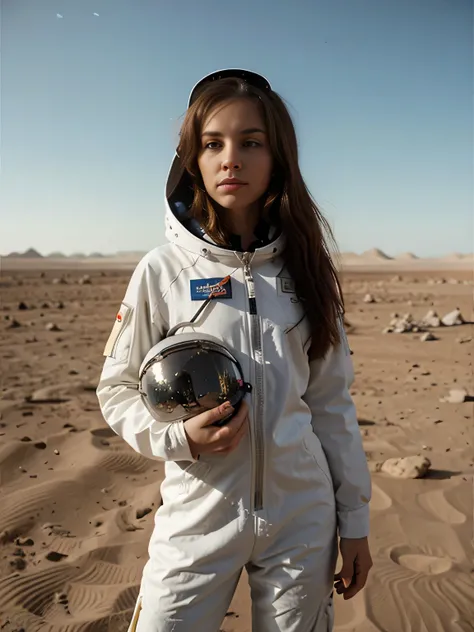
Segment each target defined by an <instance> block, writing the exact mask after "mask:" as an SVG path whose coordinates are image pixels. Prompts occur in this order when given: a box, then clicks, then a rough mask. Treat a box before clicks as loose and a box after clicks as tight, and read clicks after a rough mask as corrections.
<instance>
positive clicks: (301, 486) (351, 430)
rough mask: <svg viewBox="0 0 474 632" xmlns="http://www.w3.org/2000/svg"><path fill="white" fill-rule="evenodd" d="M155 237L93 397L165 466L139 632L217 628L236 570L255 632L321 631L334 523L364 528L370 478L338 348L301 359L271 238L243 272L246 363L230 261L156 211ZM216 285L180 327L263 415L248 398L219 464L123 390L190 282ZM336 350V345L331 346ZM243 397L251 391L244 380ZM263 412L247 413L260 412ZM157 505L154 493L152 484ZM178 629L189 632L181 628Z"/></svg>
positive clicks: (176, 315) (302, 333)
mask: <svg viewBox="0 0 474 632" xmlns="http://www.w3.org/2000/svg"><path fill="white" fill-rule="evenodd" d="M166 224H167V238H168V240H169V243H168V244H167V245H165V246H162V247H159V248H156V249H154V250H152V251H151V252H149V253H148V254H147V255H146V256H145V257H144V258H143V259H142V260H141V262H140V263H139V264H138V266H137V268H136V269H135V271H134V273H133V275H132V278H131V281H130V283H129V286H128V289H127V291H126V294H125V297H124V304H125V305H127V306H129V307H130V308H131V312H130V315H129V317H128V318H127V323H126V325H124V326H123V327H122V328H121V330H120V335H119V337H118V338H117V340H115V343H114V344H113V345H111V346H109V351H110V349H112V351H111V352H110V353H111V356H112V357H107V358H106V360H105V364H104V367H103V371H102V375H101V379H100V383H99V385H98V389H97V395H98V399H99V402H100V406H101V410H102V413H103V416H104V418H105V420H106V422H107V423H108V424H109V425H110V427H111V428H112V429H113V430H114V431H115V432H116V433H117V434H118V435H120V436H121V437H123V438H124V440H125V441H126V442H127V443H128V444H129V445H131V446H132V448H133V449H134V450H136V451H137V452H139V453H140V454H143V455H144V456H146V457H149V458H152V459H157V460H163V461H165V473H166V477H165V480H164V482H163V483H162V485H161V496H162V500H163V504H162V506H161V507H160V508H159V509H158V511H157V513H156V517H155V522H156V527H155V530H154V533H153V536H152V538H151V541H150V546H149V554H150V560H149V562H148V563H147V565H146V567H145V570H144V574H143V581H142V587H141V591H140V599H141V606H142V609H141V611H140V617H139V622H138V627H137V630H139V632H168V631H171V630H173V631H174V632H184V631H186V632H188V631H189V630H191V629H196V630H199V631H200V632H217V631H218V630H219V626H220V623H221V621H222V618H223V616H224V615H225V611H226V608H227V606H228V603H229V600H230V598H231V596H232V592H233V589H234V587H235V583H236V581H237V579H238V576H239V574H240V571H241V569H242V568H243V567H244V566H247V571H248V573H249V580H250V583H251V586H252V591H253V596H254V629H255V630H258V632H277V631H285V632H320V631H321V632H322V631H324V632H326V631H327V630H330V629H332V624H331V623H330V620H331V619H332V615H331V600H330V599H331V598H330V595H331V591H332V583H333V572H334V564H335V556H336V539H335V534H336V527H338V529H339V535H340V536H342V537H348V538H360V537H363V536H366V535H367V534H368V531H369V506H368V503H369V499H370V495H371V485H370V475H369V472H368V468H367V463H366V458H365V454H364V451H363V447H362V442H361V437H360V432H359V426H358V423H357V417H356V411H355V408H354V404H353V402H352V399H351V397H350V394H349V387H350V385H351V383H352V381H353V377H354V374H353V367H352V359H351V356H350V353H349V349H348V346H347V343H346V341H345V342H344V344H342V345H340V346H338V347H337V348H333V349H331V351H330V352H329V353H328V354H327V356H326V357H325V358H324V359H321V360H318V361H313V362H311V363H309V362H308V356H307V351H308V348H309V345H310V331H309V326H308V323H307V320H306V319H303V320H302V316H303V311H302V306H301V303H299V302H298V301H297V299H296V296H295V294H293V293H292V284H291V282H288V281H287V282H282V281H281V278H286V279H288V274H286V273H285V270H284V266H283V260H282V257H281V253H282V249H283V247H284V240H283V237H279V238H278V239H277V240H276V241H274V242H273V243H271V244H270V245H268V246H266V247H264V248H261V249H259V250H257V251H256V252H255V254H254V255H253V259H252V262H251V271H252V275H253V279H254V286H255V297H256V303H257V310H258V317H257V319H256V320H255V319H254V320H253V322H254V324H255V322H258V326H259V328H260V329H259V333H260V337H261V342H262V353H261V354H259V355H258V357H255V349H254V348H253V344H254V338H253V337H252V334H251V327H252V322H251V321H252V318H251V316H250V314H249V300H248V295H247V291H248V286H247V285H246V280H245V276H244V265H243V263H242V260H241V259H242V256H241V255H240V254H239V253H234V252H232V251H229V250H225V249H223V248H220V247H218V246H216V245H214V244H210V243H207V242H203V241H202V240H200V239H199V238H198V237H195V236H193V235H191V234H190V233H189V232H187V231H186V230H185V228H184V227H183V226H182V225H181V224H180V223H179V221H178V220H177V219H176V218H175V217H174V215H173V214H172V213H171V211H170V210H168V212H167V215H166ZM227 275H230V276H231V285H232V298H231V299H222V300H221V299H218V300H213V301H212V302H211V304H210V305H209V306H208V307H207V308H206V309H205V310H204V312H203V313H202V315H201V316H200V318H199V319H198V321H197V322H196V323H195V324H194V326H193V327H186V328H184V329H182V330H180V331H179V332H178V333H186V332H191V331H196V332H203V333H208V334H211V335H213V336H216V337H218V338H219V339H221V340H222V341H223V342H224V344H226V345H227V347H228V348H229V349H230V350H231V351H232V353H234V354H235V356H236V357H237V359H238V360H239V362H240V364H241V366H242V369H243V371H244V375H245V379H246V381H249V382H251V383H252V377H253V376H254V375H255V373H256V367H255V364H256V362H258V363H261V364H262V366H263V376H264V379H263V384H262V388H263V409H258V410H256V403H255V402H256V399H257V398H256V396H255V392H254V393H252V394H251V395H248V396H247V397H248V402H249V405H250V432H249V434H248V435H247V436H246V437H245V438H244V439H243V440H242V442H241V444H240V446H239V447H238V449H237V450H236V451H235V452H233V453H231V454H230V455H228V456H224V457H223V456H217V455H215V456H205V455H203V456H202V457H201V459H200V460H199V461H194V460H193V458H192V456H191V453H190V450H189V446H188V444H187V440H186V434H185V432H184V426H183V423H182V422H178V423H175V424H172V425H169V424H161V423H159V422H157V421H155V420H154V419H153V417H152V416H151V415H150V413H149V412H148V410H147V408H146V407H145V405H144V403H143V401H142V400H141V396H140V395H139V393H138V391H137V382H138V372H139V368H140V365H141V363H142V361H143V359H144V357H145V356H146V354H147V352H148V351H149V350H150V348H151V347H152V346H153V345H155V344H156V343H157V342H159V341H160V340H161V339H162V338H163V337H164V336H165V335H166V332H167V331H168V329H170V328H171V327H173V326H174V325H176V324H177V323H180V322H183V321H189V320H190V319H191V318H192V316H193V315H194V313H195V312H196V310H197V308H198V307H199V306H200V304H201V303H200V302H199V301H192V300H191V298H190V281H191V280H192V279H209V278H214V277H225V276H227ZM344 340H345V337H344ZM254 387H255V385H254ZM262 415H263V416H262ZM256 423H259V424H261V426H262V429H263V436H264V461H263V468H264V485H263V489H262V500H263V503H262V504H263V507H262V508H261V509H259V510H255V508H254V492H255V465H256V455H255V444H254V437H255V432H256V427H255V424H256ZM157 496H158V489H157ZM191 626H192V627H191Z"/></svg>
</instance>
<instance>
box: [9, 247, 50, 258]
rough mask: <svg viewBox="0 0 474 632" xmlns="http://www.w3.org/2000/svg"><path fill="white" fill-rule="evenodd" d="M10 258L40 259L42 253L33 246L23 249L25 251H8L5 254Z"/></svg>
mask: <svg viewBox="0 0 474 632" xmlns="http://www.w3.org/2000/svg"><path fill="white" fill-rule="evenodd" d="M5 256H6V257H8V258H10V259H42V258H43V255H40V253H39V252H38V251H37V250H35V249H34V248H29V249H28V250H25V252H10V254H8V255H5Z"/></svg>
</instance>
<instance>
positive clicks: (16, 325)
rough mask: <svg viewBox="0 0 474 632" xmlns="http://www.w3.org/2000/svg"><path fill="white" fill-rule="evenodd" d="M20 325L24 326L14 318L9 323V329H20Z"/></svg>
mask: <svg viewBox="0 0 474 632" xmlns="http://www.w3.org/2000/svg"><path fill="white" fill-rule="evenodd" d="M19 327H22V324H21V323H20V322H19V321H18V320H16V318H14V319H13V320H12V321H11V323H10V324H9V325H8V327H7V329H18V328H19Z"/></svg>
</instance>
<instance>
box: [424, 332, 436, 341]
mask: <svg viewBox="0 0 474 632" xmlns="http://www.w3.org/2000/svg"><path fill="white" fill-rule="evenodd" d="M420 340H421V342H429V341H430V340H439V338H437V337H436V336H435V335H434V334H432V333H431V331H427V332H426V333H424V334H423V335H422V336H420Z"/></svg>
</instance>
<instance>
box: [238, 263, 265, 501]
mask: <svg viewBox="0 0 474 632" xmlns="http://www.w3.org/2000/svg"><path fill="white" fill-rule="evenodd" d="M252 258H253V253H249V252H246V253H244V254H243V257H242V263H243V264H244V279H245V287H246V289H247V297H248V301H249V315H250V349H251V354H252V359H253V365H254V378H255V379H254V384H253V391H252V392H253V395H254V415H253V426H254V428H253V431H254V433H253V434H254V454H253V456H254V464H255V467H254V489H253V504H254V510H255V511H259V510H260V509H263V481H264V471H265V445H264V406H265V404H264V377H263V345H262V329H261V325H260V318H259V316H258V311H257V300H256V296H255V283H254V279H253V275H252V269H251V267H250V263H251V261H252Z"/></svg>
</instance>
